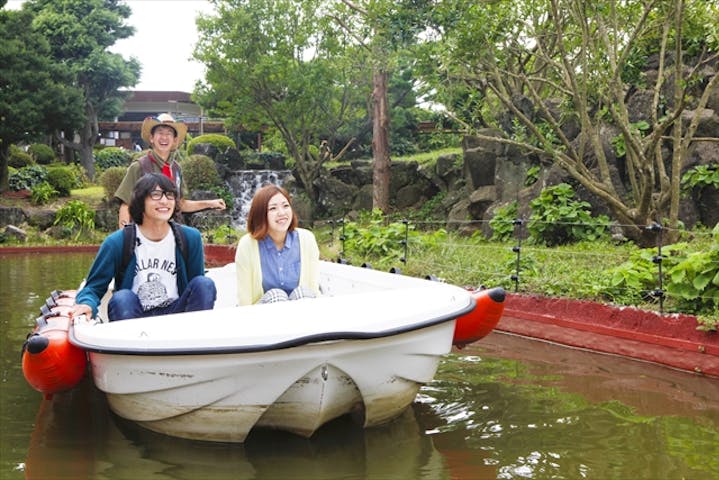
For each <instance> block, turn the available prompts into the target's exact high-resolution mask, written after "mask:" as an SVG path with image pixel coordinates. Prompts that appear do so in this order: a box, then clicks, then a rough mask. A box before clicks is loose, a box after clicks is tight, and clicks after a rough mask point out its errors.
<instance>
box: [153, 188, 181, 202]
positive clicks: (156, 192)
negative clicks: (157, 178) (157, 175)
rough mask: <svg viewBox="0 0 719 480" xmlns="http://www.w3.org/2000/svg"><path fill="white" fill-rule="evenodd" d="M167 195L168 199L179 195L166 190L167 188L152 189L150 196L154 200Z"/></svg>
mask: <svg viewBox="0 0 719 480" xmlns="http://www.w3.org/2000/svg"><path fill="white" fill-rule="evenodd" d="M163 195H164V196H165V197H166V198H167V199H168V200H174V199H175V198H176V197H177V195H176V194H175V192H171V191H165V190H152V191H151V192H150V198H151V199H153V200H159V199H161V198H162V196H163Z"/></svg>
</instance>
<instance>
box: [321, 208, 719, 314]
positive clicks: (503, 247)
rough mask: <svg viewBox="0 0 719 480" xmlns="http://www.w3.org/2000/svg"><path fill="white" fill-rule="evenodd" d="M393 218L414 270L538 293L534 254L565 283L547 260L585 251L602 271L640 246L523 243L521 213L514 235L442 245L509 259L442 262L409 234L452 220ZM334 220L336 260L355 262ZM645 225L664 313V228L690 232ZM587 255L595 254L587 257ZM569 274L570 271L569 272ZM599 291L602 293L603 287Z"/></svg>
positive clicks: (565, 260) (403, 259) (656, 295)
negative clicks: (615, 248)
mask: <svg viewBox="0 0 719 480" xmlns="http://www.w3.org/2000/svg"><path fill="white" fill-rule="evenodd" d="M393 222H394V223H402V224H403V225H404V229H405V230H404V237H403V238H402V239H400V240H397V241H396V243H397V245H396V246H395V247H396V248H393V250H395V255H393V256H394V257H395V258H397V259H398V261H399V262H400V263H402V265H403V268H406V267H408V266H410V265H411V267H412V268H411V270H412V271H413V272H417V271H422V270H423V271H424V272H425V273H424V274H423V276H425V277H426V278H436V279H440V280H442V279H443V276H442V274H441V273H440V274H439V275H437V272H448V271H451V272H452V273H453V276H454V277H461V278H470V279H473V278H476V277H477V274H478V273H479V274H481V276H482V279H481V284H480V285H479V286H482V287H486V286H505V288H507V287H508V285H507V282H509V283H510V284H511V285H512V289H513V290H514V292H520V291H523V292H524V293H538V292H532V291H529V290H527V288H523V287H529V288H531V287H530V286H529V284H528V283H527V282H526V281H525V280H524V275H525V272H526V270H527V268H528V267H527V266H526V263H527V262H530V259H531V263H532V265H531V268H534V269H536V270H537V271H541V270H548V271H549V272H550V273H551V274H552V275H555V276H556V277H557V278H555V279H551V278H550V279H548V280H547V282H549V283H556V284H560V283H562V281H563V280H565V279H564V278H562V269H561V268H555V269H548V268H546V262H549V263H561V264H564V265H565V268H567V269H571V268H572V266H573V265H574V263H575V262H576V261H577V259H578V258H581V257H585V259H584V261H583V262H582V263H583V264H585V265H586V264H593V265H595V266H596V268H597V271H604V270H606V269H608V268H610V267H611V266H619V265H620V264H622V263H624V262H626V261H628V260H629V257H630V255H631V253H632V251H633V250H639V249H640V247H636V246H634V247H630V248H629V249H624V250H620V252H619V253H611V252H609V253H606V252H602V253H598V252H587V251H584V250H573V249H572V245H571V244H570V245H565V246H563V247H562V248H557V247H546V246H542V245H538V244H532V245H527V244H525V245H523V240H526V239H527V238H529V235H528V233H527V231H526V226H527V221H526V220H524V219H519V218H518V219H514V220H512V221H511V223H512V227H513V233H512V236H511V240H510V241H507V240H505V241H500V242H481V241H478V242H476V243H471V242H470V243H453V242H452V241H446V242H443V243H442V248H444V249H446V251H447V252H450V251H461V250H463V249H471V251H472V252H473V253H474V256H473V257H471V258H476V257H477V255H479V256H480V257H481V256H482V255H486V256H487V258H490V257H492V258H497V256H498V255H503V254H504V255H506V254H507V253H508V252H511V254H512V258H511V261H510V260H509V259H508V261H506V262H504V263H500V264H498V263H497V262H487V264H486V265H476V264H468V263H467V262H466V261H465V260H466V258H469V256H468V255H462V254H461V253H459V254H457V253H455V254H449V253H448V254H447V255H446V256H443V257H442V262H443V263H442V264H441V265H438V264H436V262H434V261H432V260H429V259H428V258H427V256H426V255H423V254H422V249H423V246H422V245H420V244H417V245H416V248H412V247H413V243H412V242H413V240H412V239H411V238H410V236H409V231H410V229H411V228H416V229H417V230H419V231H422V230H426V231H430V230H432V229H437V228H443V227H446V226H447V224H448V222H447V220H444V221H421V222H420V221H410V220H407V219H404V218H403V219H396V220H392V219H391V218H389V217H387V220H386V225H389V224H390V223H393ZM453 223H455V224H456V225H454V226H455V227H472V228H474V229H478V228H479V227H481V224H482V223H488V222H487V221H484V220H480V221H465V222H453ZM535 223H536V221H535ZM330 224H331V225H332V232H331V233H330V236H331V241H333V240H334V237H335V230H336V229H337V230H340V233H339V237H338V240H339V242H340V245H341V246H340V251H339V257H338V259H337V261H338V262H341V263H351V261H350V260H349V258H350V256H351V255H352V253H353V252H348V251H347V250H348V248H347V245H346V241H347V236H346V231H345V227H346V224H347V220H346V219H344V218H341V219H338V220H334V221H332V222H330ZM551 224H552V225H554V226H560V225H563V226H577V225H578V226H593V225H589V224H587V223H583V222H552V223H551ZM613 226H614V227H619V228H621V227H624V226H632V227H633V225H616V224H613ZM360 227H361V225H360ZM644 228H645V229H646V230H647V231H649V232H652V233H654V234H655V245H654V247H651V248H656V254H655V255H654V256H653V257H652V262H653V264H654V265H655V266H656V271H655V272H654V279H655V286H654V287H653V288H651V289H649V290H648V291H646V297H647V299H648V300H649V303H656V304H658V309H659V312H660V313H662V314H663V313H664V310H665V299H666V298H667V297H668V296H669V294H668V293H667V292H666V290H665V272H664V268H663V263H664V260H665V257H664V256H663V253H662V248H663V247H664V245H663V241H664V234H665V232H672V231H673V232H676V233H681V234H687V232H686V231H682V230H676V229H670V228H667V227H665V226H662V225H660V224H659V223H652V224H651V225H647V226H646V227H644ZM691 235H692V236H694V238H699V237H701V236H703V235H705V236H706V237H707V238H706V240H707V241H710V237H711V235H712V234H711V232H709V231H696V232H692V233H691ZM450 238H451V237H450ZM642 250H644V249H642ZM414 253H416V255H415V256H413V254H414ZM586 257H596V258H588V259H587V258H586ZM508 258H509V257H508ZM537 258H540V259H542V258H544V259H545V260H544V262H545V265H542V264H539V265H537V264H536V263H537V260H536V259H537ZM352 260H353V261H355V262H357V260H355V259H354V258H352ZM364 260H365V261H364V263H362V266H365V267H369V266H370V265H369V264H368V263H367V262H366V259H364ZM489 265H494V267H490V266H489ZM389 271H391V272H393V273H400V269H399V268H397V267H392V268H390V269H389ZM535 276H536V275H535ZM567 277H569V275H568V276H567ZM588 283H589V282H588ZM575 286H576V285H575ZM587 288H589V287H588V286H587ZM508 289H509V288H508ZM560 290H561V289H560ZM617 290H619V291H621V290H622V289H621V288H620V287H617ZM624 290H625V291H626V292H628V291H629V289H628V288H625V289H624ZM558 293H560V294H561V293H562V292H561V291H559V292H558ZM596 293H597V294H601V292H596ZM700 298H702V299H703V300H710V297H700ZM651 300H654V302H651Z"/></svg>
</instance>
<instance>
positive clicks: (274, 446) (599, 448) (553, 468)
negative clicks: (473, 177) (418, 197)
mask: <svg viewBox="0 0 719 480" xmlns="http://www.w3.org/2000/svg"><path fill="white" fill-rule="evenodd" d="M26 257H27V258H19V257H18V256H0V264H1V265H2V268H1V269H0V280H2V285H4V286H5V285H13V286H16V287H17V290H16V292H18V294H17V295H13V296H11V297H9V298H8V302H3V303H2V304H0V305H1V306H0V309H1V310H0V321H2V322H3V325H2V327H3V328H2V332H1V333H0V335H2V337H1V338H2V342H3V343H2V356H3V378H2V380H3V387H2V390H1V391H0V406H2V409H1V410H0V422H1V423H2V429H1V431H0V435H1V437H0V440H1V442H0V478H2V479H6V478H7V479H16V478H17V479H22V478H29V479H54V478H62V479H81V478H96V479H144V478H153V479H198V478H201V479H225V478H248V479H266V478H274V479H279V478H282V479H293V478H296V479H304V478H311V479H335V478H345V479H390V478H391V479H416V478H427V479H472V480H475V479H495V478H502V479H510V478H511V479H519V478H534V479H544V478H547V479H548V478H600V479H602V478H613V479H624V478H627V479H629V478H632V479H662V478H666V479H677V478H691V479H713V478H716V472H719V458H718V457H719V456H717V455H716V451H717V450H716V449H717V445H719V382H717V381H716V380H710V379H706V378H701V377H697V376H694V375H689V374H686V373H681V372H677V371H673V370H670V369H667V368H663V367H657V366H654V365H649V364H645V363H639V362H635V361H631V360H626V359H622V358H618V357H612V356H606V355H598V354H593V353H588V352H584V351H579V350H575V349H569V348H564V347H559V346H556V345H551V344H547V343H541V342H535V341H531V340H527V339H523V338H519V337H514V336H511V335H504V334H492V335H490V336H489V337H487V338H486V339H485V340H483V341H482V342H480V343H478V344H475V345H472V346H469V347H467V348H466V349H464V350H461V351H457V352H454V353H453V354H451V355H449V356H448V357H447V358H446V360H444V361H443V362H442V363H441V365H440V369H439V372H438V374H437V377H436V380H435V381H434V382H432V383H431V384H430V385H427V386H425V387H423V388H422V390H421V392H420V395H419V396H418V399H417V401H416V402H415V404H414V405H413V408H411V409H409V410H408V411H407V412H406V413H405V414H404V415H403V416H402V417H401V418H399V419H398V420H397V421H395V422H392V423H390V424H389V425H386V426H384V427H380V428H375V429H370V430H362V429H361V428H359V427H357V426H356V425H355V424H353V423H352V422H351V421H350V420H348V419H339V420H338V421H335V422H333V423H331V424H329V425H327V426H325V427H324V428H322V429H321V430H320V431H318V432H317V433H316V434H315V436H313V437H312V438H311V439H303V438H299V437H296V436H293V435H291V434H285V433H279V432H267V431H264V432H253V433H252V434H251V435H250V436H249V437H248V439H247V442H246V443H245V444H244V445H235V444H216V443H203V442H193V441H188V440H181V439H175V438H170V437H166V436H163V435H160V434H156V433H153V432H150V431H147V430H144V429H142V428H141V427H138V426H137V425H135V424H133V423H132V422H127V421H124V420H121V419H118V418H116V417H115V416H113V415H111V414H110V413H109V410H108V408H107V404H106V401H105V398H104V396H103V395H102V394H101V393H100V392H98V391H97V390H96V389H95V387H94V386H93V385H92V384H91V382H90V381H85V382H83V383H82V384H81V386H80V387H79V388H77V389H75V390H74V391H72V392H70V393H65V394H60V395H56V396H55V397H54V399H53V400H52V401H43V400H42V399H41V395H40V394H39V393H38V392H35V391H34V390H32V389H31V388H30V387H29V386H27V384H26V383H25V380H24V378H23V377H22V372H21V369H20V361H19V360H20V359H19V348H20V344H21V343H22V340H23V339H24V336H25V334H27V332H28V331H29V329H30V328H31V326H32V322H33V319H34V317H35V316H36V315H37V311H38V308H39V306H40V305H41V304H42V302H43V301H44V298H45V297H46V296H47V294H48V293H49V291H50V290H52V289H55V288H58V287H64V288H69V287H74V286H75V285H76V284H77V283H78V282H79V281H80V279H81V278H82V275H84V273H85V272H86V270H87V267H88V266H89V263H90V262H91V260H92V255H86V254H78V255H75V256H68V255H63V256H58V255H39V256H38V255H34V256H26ZM47 257H50V260H48V258H47ZM20 292H22V293H20Z"/></svg>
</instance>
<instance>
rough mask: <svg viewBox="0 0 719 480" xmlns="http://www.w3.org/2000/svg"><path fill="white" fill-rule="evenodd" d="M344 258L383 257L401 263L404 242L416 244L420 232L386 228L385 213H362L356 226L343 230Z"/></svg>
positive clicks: (393, 225)
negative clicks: (346, 256) (349, 256)
mask: <svg viewBox="0 0 719 480" xmlns="http://www.w3.org/2000/svg"><path fill="white" fill-rule="evenodd" d="M343 232H344V249H345V252H344V253H345V254H348V255H351V256H352V257H355V258H356V257H359V258H367V257H380V258H383V259H385V260H387V261H397V260H400V259H401V258H402V257H403V255H404V242H405V236H406V240H407V241H410V239H412V241H416V240H417V239H418V238H419V232H417V231H416V230H415V227H414V226H413V225H409V226H407V225H405V224H404V223H403V222H393V223H390V224H389V225H385V218H384V215H383V214H382V211H381V210H379V209H374V210H372V211H371V212H362V213H361V214H360V218H359V220H358V221H357V222H348V223H346V224H345V228H344V231H343Z"/></svg>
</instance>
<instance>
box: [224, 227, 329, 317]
mask: <svg viewBox="0 0 719 480" xmlns="http://www.w3.org/2000/svg"><path fill="white" fill-rule="evenodd" d="M295 231H296V232H297V233H298V238H299V241H300V262H301V266H300V285H301V286H303V287H305V288H309V289H310V290H312V291H313V292H314V293H315V295H317V296H319V295H320V282H319V262H320V249H319V247H318V246H317V240H315V236H314V234H313V233H312V232H311V231H309V230H306V229H304V228H296V229H295ZM235 266H236V267H237V301H238V303H239V305H252V304H254V303H257V301H258V300H259V299H260V298H261V297H262V295H263V294H264V293H265V292H264V291H263V290H262V267H261V265H260V247H259V243H258V242H257V240H255V239H254V238H252V236H251V235H250V234H246V235H244V236H243V237H242V238H240V241H239V243H238V244H237V251H236V252H235Z"/></svg>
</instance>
